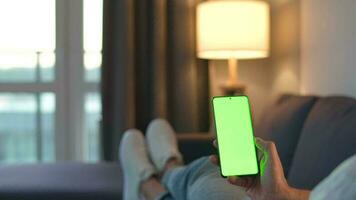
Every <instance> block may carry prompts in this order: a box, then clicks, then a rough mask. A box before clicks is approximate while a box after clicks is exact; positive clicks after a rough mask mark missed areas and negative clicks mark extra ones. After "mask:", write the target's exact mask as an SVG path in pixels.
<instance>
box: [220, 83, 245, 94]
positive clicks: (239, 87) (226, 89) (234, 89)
mask: <svg viewBox="0 0 356 200" xmlns="http://www.w3.org/2000/svg"><path fill="white" fill-rule="evenodd" d="M220 88H221V90H222V91H223V94H224V95H225V96H234V95H243V94H245V90H246V85H245V84H242V83H235V84H231V83H226V84H222V85H221V86H220Z"/></svg>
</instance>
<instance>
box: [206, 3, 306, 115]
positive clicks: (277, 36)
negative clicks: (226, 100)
mask: <svg viewBox="0 0 356 200" xmlns="http://www.w3.org/2000/svg"><path fill="white" fill-rule="evenodd" d="M269 3H270V7H271V38H270V41H271V44H270V56H269V58H267V59H256V60H244V61H241V62H239V78H240V80H241V81H242V82H243V83H245V84H246V85H247V92H246V93H247V95H249V97H250V100H251V104H252V110H253V112H254V118H255V119H256V121H258V119H259V118H260V116H261V113H262V112H263V111H264V110H265V108H266V106H267V105H268V104H269V103H270V102H271V101H273V99H274V98H275V97H276V96H278V94H280V93H285V92H288V93H299V85H300V73H299V72H300V70H299V69H300V62H299V61H300V34H299V32H300V3H299V0H270V1H269ZM210 64H211V66H210V73H211V76H210V80H211V85H210V88H211V94H212V95H221V90H220V88H219V86H220V85H221V84H223V83H224V81H225V79H226V78H227V77H228V72H227V63H226V62H225V61H212V62H210Z"/></svg>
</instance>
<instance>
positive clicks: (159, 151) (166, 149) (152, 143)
mask: <svg viewBox="0 0 356 200" xmlns="http://www.w3.org/2000/svg"><path fill="white" fill-rule="evenodd" d="M146 142H147V146H148V152H149V154H150V156H151V160H152V161H153V163H154V165H155V166H156V169H157V170H158V171H159V172H162V171H163V170H164V167H165V165H166V163H167V161H168V160H170V159H172V158H175V159H177V160H178V161H179V162H181V163H183V158H182V155H181V153H180V152H179V150H178V144H177V143H178V142H177V138H176V136H175V132H174V130H173V128H172V127H171V126H170V125H169V123H168V122H167V121H166V120H164V119H155V120H153V121H152V122H151V123H150V124H149V125H148V128H147V132H146Z"/></svg>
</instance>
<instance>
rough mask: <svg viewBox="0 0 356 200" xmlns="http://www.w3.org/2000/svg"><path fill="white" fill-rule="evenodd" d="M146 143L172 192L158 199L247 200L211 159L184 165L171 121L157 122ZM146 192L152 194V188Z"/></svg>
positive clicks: (164, 181)
mask: <svg viewBox="0 0 356 200" xmlns="http://www.w3.org/2000/svg"><path fill="white" fill-rule="evenodd" d="M146 141H147V146H148V152H149V155H150V157H151V159H152V161H153V163H154V164H155V166H156V169H157V170H158V171H159V172H160V173H161V174H163V179H162V181H161V183H162V184H163V185H164V186H165V188H166V189H167V190H168V191H167V192H166V193H162V194H161V196H160V197H158V199H160V200H166V199H177V200H185V199H188V200H190V199H192V200H195V199H205V200H210V199H214V200H215V199H246V198H247V196H246V194H245V192H244V191H243V190H242V189H241V188H239V187H236V186H232V185H230V184H229V183H228V182H227V181H226V180H225V179H223V178H222V177H221V176H220V170H219V168H218V167H216V166H215V165H213V164H212V163H210V161H209V159H208V158H207V157H204V158H201V159H198V160H196V161H194V162H192V163H191V164H189V165H187V166H182V156H181V153H180V152H179V150H178V146H177V139H176V133H175V132H174V130H173V128H172V127H171V126H170V125H169V123H168V122H167V121H165V120H163V119H156V120H153V121H152V122H151V123H150V124H149V126H148V128H147V132H146ZM212 148H213V147H212ZM167 166H168V167H167ZM152 185H156V184H152ZM142 189H144V188H142ZM145 189H147V191H148V190H149V189H150V188H145ZM151 189H152V188H151Z"/></svg>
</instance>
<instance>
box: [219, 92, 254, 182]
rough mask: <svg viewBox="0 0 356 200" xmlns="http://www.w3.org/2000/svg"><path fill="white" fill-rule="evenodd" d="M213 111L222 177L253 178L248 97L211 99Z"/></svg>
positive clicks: (252, 148) (251, 131)
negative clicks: (245, 176)
mask: <svg viewBox="0 0 356 200" xmlns="http://www.w3.org/2000/svg"><path fill="white" fill-rule="evenodd" d="M213 107H214V118H215V127H216V133H217V140H218V146H219V156H220V165H221V173H222V175H223V176H237V175H240V176H241V175H254V174H257V173H258V162H257V156H256V150H255V142H254V136H253V128H252V121H251V112H250V105H249V100H248V97H247V96H231V97H214V99H213Z"/></svg>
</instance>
